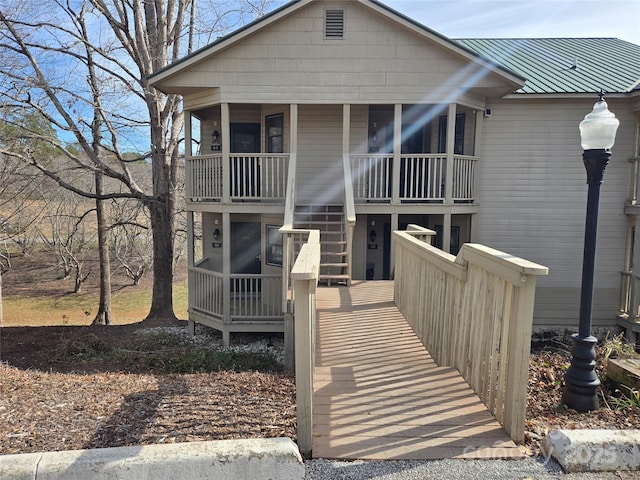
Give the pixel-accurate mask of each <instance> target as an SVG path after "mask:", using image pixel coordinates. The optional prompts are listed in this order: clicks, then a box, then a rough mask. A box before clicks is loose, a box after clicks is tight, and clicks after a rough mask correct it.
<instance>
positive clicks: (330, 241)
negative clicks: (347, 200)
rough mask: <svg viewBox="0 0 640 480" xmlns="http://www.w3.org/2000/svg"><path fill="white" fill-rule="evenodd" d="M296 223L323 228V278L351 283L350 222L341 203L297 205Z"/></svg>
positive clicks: (330, 282) (333, 282)
mask: <svg viewBox="0 0 640 480" xmlns="http://www.w3.org/2000/svg"><path fill="white" fill-rule="evenodd" d="M294 226H295V228H305V229H314V230H320V254H321V258H320V282H322V283H326V284H327V285H331V284H343V285H349V284H350V283H351V277H350V276H349V263H348V257H349V256H348V253H347V226H346V222H345V216H344V210H343V207H342V205H296V209H295V213H294Z"/></svg>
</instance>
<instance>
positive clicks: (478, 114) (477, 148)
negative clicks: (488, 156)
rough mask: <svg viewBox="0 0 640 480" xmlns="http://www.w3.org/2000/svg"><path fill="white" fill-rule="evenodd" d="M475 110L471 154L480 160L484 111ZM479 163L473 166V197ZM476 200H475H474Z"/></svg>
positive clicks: (474, 232) (473, 228)
mask: <svg viewBox="0 0 640 480" xmlns="http://www.w3.org/2000/svg"><path fill="white" fill-rule="evenodd" d="M474 112H475V120H476V131H475V137H474V140H473V155H474V156H476V157H478V158H479V159H480V160H479V161H482V158H481V157H480V154H481V152H482V127H483V122H484V112H483V111H482V110H474ZM479 166H480V165H476V168H475V175H474V177H473V185H472V188H473V194H474V197H477V192H478V173H479V172H478V167H479ZM476 202H477V200H476ZM476 215H477V213H474V214H472V215H471V233H470V241H471V242H474V241H475V239H476V235H477V230H478V227H477V224H476V223H477V222H476V221H475V219H476Z"/></svg>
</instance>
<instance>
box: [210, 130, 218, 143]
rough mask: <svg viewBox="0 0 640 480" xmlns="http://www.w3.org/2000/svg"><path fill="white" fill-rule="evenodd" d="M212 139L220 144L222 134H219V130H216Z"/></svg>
mask: <svg viewBox="0 0 640 480" xmlns="http://www.w3.org/2000/svg"><path fill="white" fill-rule="evenodd" d="M211 137H212V138H213V143H218V140H219V139H220V132H218V130H214V131H213V133H212V134H211Z"/></svg>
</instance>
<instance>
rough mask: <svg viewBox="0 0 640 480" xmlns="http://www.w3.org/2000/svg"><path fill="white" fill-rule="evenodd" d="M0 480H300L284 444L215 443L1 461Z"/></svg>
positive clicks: (299, 467) (296, 460)
mask: <svg viewBox="0 0 640 480" xmlns="http://www.w3.org/2000/svg"><path fill="white" fill-rule="evenodd" d="M0 478H1V479H3V480H87V479H89V478H90V479H92V480H122V479H130V480H152V479H153V480H165V479H166V480H169V479H171V480H173V479H176V478H179V479H181V480H201V479H202V480H204V479H211V478H219V479H225V480H235V479H238V480H254V479H255V480H302V479H304V464H303V463H302V457H301V456H300V452H299V451H298V447H297V445H296V444H295V443H294V442H293V441H292V440H291V439H289V438H266V439H251V440H219V441H213V442H192V443H175V444H164V445H145V446H140V447H118V448H100V449H95V450H69V451H63V452H44V453H25V454H19V455H5V456H0Z"/></svg>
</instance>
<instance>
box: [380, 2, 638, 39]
mask: <svg viewBox="0 0 640 480" xmlns="http://www.w3.org/2000/svg"><path fill="white" fill-rule="evenodd" d="M380 1H381V2H382V3H384V4H386V5H388V6H389V7H391V8H393V9H394V10H397V11H398V12H400V13H402V14H404V15H406V16H408V17H411V18H412V19H414V20H416V21H418V22H420V23H422V24H423V25H425V26H427V27H429V28H431V29H432V30H435V31H436V32H438V33H441V34H443V35H445V36H447V37H449V38H514V37H515V38H522V37H532V38H545V37H615V38H620V39H622V40H627V41H629V42H633V43H636V44H638V45H640V0H380Z"/></svg>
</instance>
